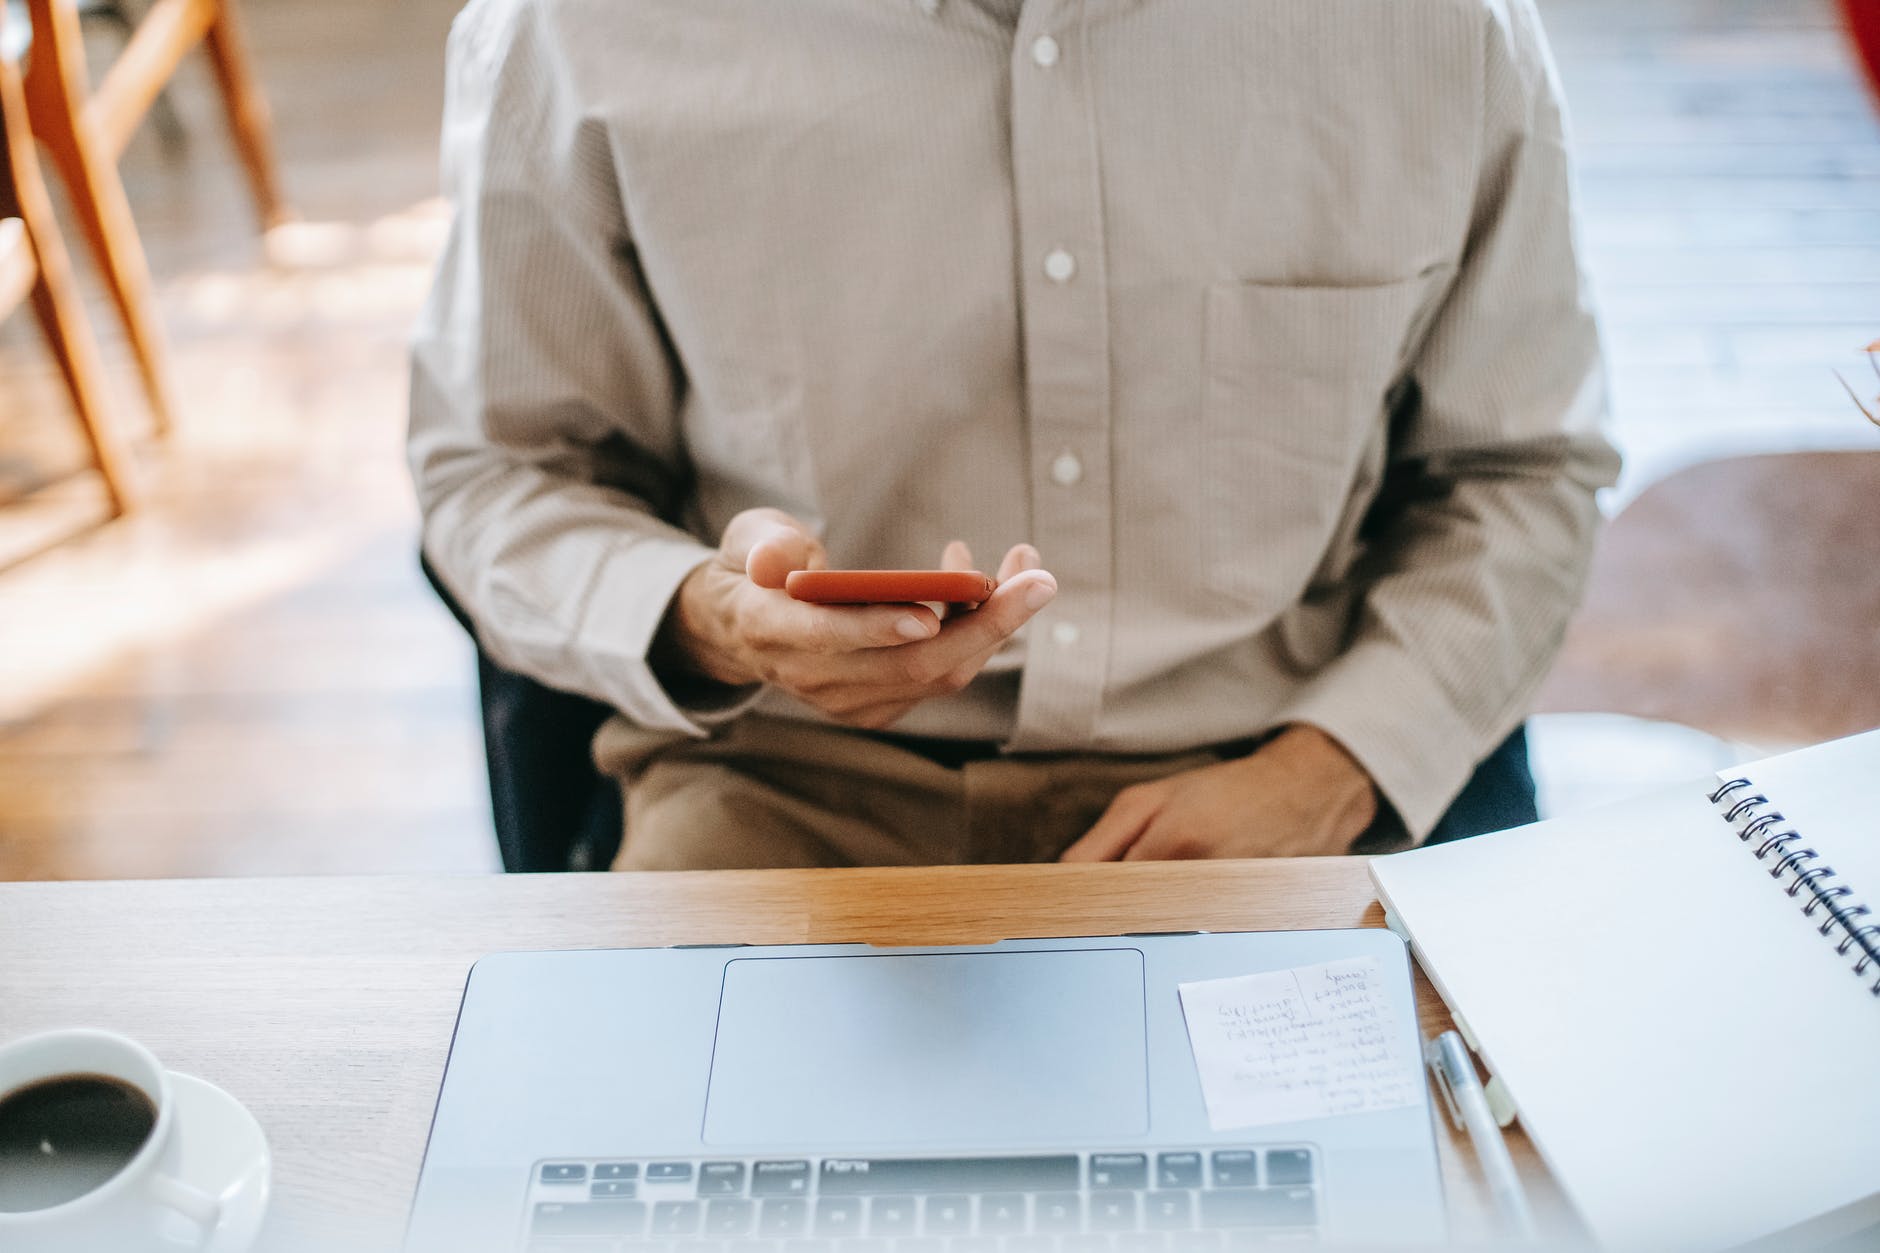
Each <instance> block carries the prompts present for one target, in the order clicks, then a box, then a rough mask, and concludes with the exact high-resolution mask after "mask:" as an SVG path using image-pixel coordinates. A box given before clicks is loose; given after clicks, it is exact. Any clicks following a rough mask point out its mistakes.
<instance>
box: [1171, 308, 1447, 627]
mask: <svg viewBox="0 0 1880 1253" xmlns="http://www.w3.org/2000/svg"><path fill="white" fill-rule="evenodd" d="M1441 276H1442V272H1441V271H1430V272H1426V273H1424V274H1422V275H1419V276H1417V277H1415V278H1410V279H1404V280H1401V281H1399V282H1393V283H1383V284H1379V285H1375V286H1363V287H1286V286H1275V285H1267V284H1261V283H1222V284H1216V285H1214V286H1213V287H1210V288H1209V289H1208V294H1207V332H1206V335H1207V338H1206V360H1205V366H1204V370H1205V379H1204V386H1203V396H1202V416H1201V447H1200V449H1199V450H1198V451H1199V452H1200V455H1201V458H1202V462H1201V475H1200V480H1199V481H1200V485H1201V491H1200V493H1199V504H1200V506H1201V517H1200V519H1199V521H1200V527H1201V534H1200V536H1199V539H1200V544H1199V546H1198V547H1199V550H1200V552H1201V554H1202V561H1203V572H1204V574H1203V577H1204V581H1205V583H1206V584H1207V586H1208V587H1209V588H1210V589H1211V590H1213V591H1214V592H1215V593H1217V594H1219V595H1220V596H1223V597H1225V598H1227V599H1228V600H1229V601H1230V602H1232V603H1233V604H1234V605H1236V606H1238V607H1240V608H1243V609H1248V610H1251V611H1253V612H1255V613H1257V614H1258V615H1259V616H1261V617H1262V618H1263V619H1271V618H1272V617H1274V616H1276V615H1278V614H1279V613H1281V612H1282V611H1284V610H1285V609H1286V608H1287V607H1288V606H1290V605H1292V604H1293V603H1294V602H1295V601H1297V600H1298V598H1299V595H1300V593H1301V592H1302V591H1303V590H1304V589H1305V587H1306V584H1307V582H1308V581H1309V580H1310V579H1311V577H1312V574H1313V571H1314V570H1316V569H1317V568H1319V566H1320V564H1321V562H1322V561H1323V559H1324V558H1325V556H1326V553H1327V548H1328V546H1329V545H1331V544H1332V543H1333V542H1334V541H1335V540H1336V539H1338V537H1339V536H1340V535H1341V533H1342V534H1343V535H1344V538H1345V541H1346V542H1349V538H1350V536H1349V532H1350V531H1351V529H1352V527H1351V526H1350V523H1351V522H1352V521H1353V514H1354V502H1353V500H1352V496H1353V493H1354V491H1357V490H1359V489H1360V487H1361V484H1360V483H1359V479H1360V469H1361V466H1362V463H1363V461H1364V452H1365V449H1366V447H1367V446H1368V445H1369V444H1370V443H1371V441H1372V440H1373V439H1374V438H1376V437H1377V436H1378V435H1379V433H1380V428H1381V424H1382V423H1383V422H1384V421H1385V413H1384V400H1385V394H1386V392H1388V391H1389V390H1390V388H1391V385H1392V383H1393V382H1394V381H1395V380H1396V378H1397V376H1398V373H1399V371H1400V370H1401V369H1402V367H1403V363H1404V361H1405V358H1406V355H1407V353H1408V350H1409V345H1410V344H1411V343H1412V342H1413V339H1414V336H1415V335H1416V334H1418V333H1420V326H1419V325H1418V324H1419V323H1420V322H1421V321H1422V319H1420V318H1419V317H1418V311H1419V309H1420V308H1421V307H1422V306H1423V305H1424V304H1425V303H1426V300H1425V298H1426V297H1427V296H1428V295H1429V294H1430V293H1431V292H1433V291H1434V290H1435V284H1436V283H1437V281H1439V279H1440V278H1441ZM1373 486H1374V485H1373ZM1359 507H1361V506H1359Z"/></svg>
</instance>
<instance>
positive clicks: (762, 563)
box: [719, 509, 827, 588]
mask: <svg viewBox="0 0 1880 1253" xmlns="http://www.w3.org/2000/svg"><path fill="white" fill-rule="evenodd" d="M719 550H720V551H721V552H722V553H723V554H724V558H725V560H726V562H728V563H729V564H731V565H733V566H737V567H742V569H743V570H744V572H745V573H746V574H748V575H749V576H750V579H751V582H753V583H755V584H757V585H758V586H759V587H779V588H780V587H782V586H783V581H784V580H785V579H786V578H788V577H789V574H790V571H792V570H820V569H822V568H823V566H824V565H825V564H826V562H827V557H826V555H825V554H824V552H823V546H822V543H821V541H819V540H818V539H817V538H816V537H815V536H814V535H811V534H810V533H809V529H808V528H807V527H805V526H804V525H803V524H802V523H801V522H798V521H797V520H796V519H795V518H793V517H791V516H790V515H789V514H787V513H785V512H783V511H782V510H781V509H747V510H745V511H744V512H743V513H740V514H739V515H738V516H737V517H735V518H733V519H731V524H730V525H729V526H727V527H726V528H725V535H724V540H723V541H722V542H721V543H720V544H719Z"/></svg>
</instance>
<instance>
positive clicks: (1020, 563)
mask: <svg viewBox="0 0 1880 1253" xmlns="http://www.w3.org/2000/svg"><path fill="white" fill-rule="evenodd" d="M1042 564H1043V563H1042V561H1041V560H1040V559H1039V557H1038V550H1037V549H1035V548H1033V547H1032V546H1031V545H1030V544H1014V545H1012V547H1011V548H1010V549H1008V550H1007V551H1006V554H1005V560H1004V561H1001V562H1000V563H999V582H1001V583H1003V582H1005V581H1006V580H1007V579H1009V578H1011V577H1012V576H1013V575H1015V574H1020V573H1022V572H1024V571H1026V570H1036V569H1038V568H1039V567H1040V566H1041V565H1042Z"/></svg>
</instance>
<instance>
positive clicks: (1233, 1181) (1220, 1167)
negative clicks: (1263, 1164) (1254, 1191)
mask: <svg viewBox="0 0 1880 1253" xmlns="http://www.w3.org/2000/svg"><path fill="white" fill-rule="evenodd" d="M1259 1182H1260V1167H1259V1154H1257V1153H1255V1152H1254V1151H1253V1150H1251V1149H1222V1150H1220V1151H1219V1152H1217V1153H1215V1154H1214V1186H1215V1187H1217V1188H1251V1187H1253V1186H1254V1185H1255V1184H1257V1183H1259Z"/></svg>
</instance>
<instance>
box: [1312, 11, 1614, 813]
mask: <svg viewBox="0 0 1880 1253" xmlns="http://www.w3.org/2000/svg"><path fill="white" fill-rule="evenodd" d="M1485 12H1486V15H1487V22H1488V38H1487V40H1486V51H1485V59H1484V64H1483V73H1482V84H1483V93H1482V95H1483V129H1482V148H1481V160H1480V174H1479V184H1478V187H1477V192H1476V198H1475V208H1474V213H1473V219H1472V226H1471V232H1470V238H1469V240H1468V242H1467V244H1466V246H1465V249H1464V252H1463V257H1462V264H1461V266H1460V268H1459V270H1458V272H1457V275H1456V278H1455V281H1454V283H1453V285H1452V287H1451V289H1450V291H1449V293H1448V295H1447V297H1446V298H1445V299H1444V301H1443V304H1442V306H1441V309H1440V311H1439V313H1438V314H1437V316H1436V318H1435V319H1434V321H1433V322H1432V324H1431V329H1430V331H1429V334H1428V336H1427V338H1426V339H1425V341H1424V344H1423V346H1422V349H1421V351H1420V352H1419V354H1418V356H1417V358H1416V359H1415V361H1414V363H1413V366H1412V370H1411V376H1410V381H1409V386H1408V387H1407V389H1406V393H1407V394H1406V399H1405V403H1404V405H1403V406H1402V408H1401V410H1400V412H1399V414H1398V421H1399V425H1398V427H1397V429H1396V430H1395V431H1394V433H1393V438H1392V441H1391V454H1390V455H1391V461H1390V469H1389V475H1388V478H1387V481H1386V488H1385V492H1384V494H1383V497H1382V498H1381V500H1380V504H1379V505H1378V507H1377V511H1376V514H1375V516H1374V518H1373V519H1372V526H1371V528H1370V531H1371V542H1370V544H1369V545H1368V547H1367V550H1366V554H1365V557H1364V559H1363V561H1362V562H1361V564H1360V567H1359V569H1358V570H1357V571H1355V572H1354V577H1355V578H1357V579H1359V580H1360V581H1361V582H1362V585H1363V590H1362V594H1361V598H1360V601H1359V607H1358V611H1357V617H1356V621H1355V623H1354V627H1353V632H1352V635H1351V639H1350V644H1349V646H1348V647H1347V648H1346V649H1345V650H1344V652H1343V653H1342V654H1341V655H1340V656H1339V657H1338V658H1337V659H1336V660H1335V661H1334V662H1332V663H1331V664H1330V665H1328V666H1326V667H1325V668H1323V669H1322V670H1320V671H1319V673H1318V674H1316V675H1315V676H1313V678H1312V679H1311V680H1309V681H1308V682H1307V683H1306V684H1305V685H1304V686H1303V687H1302V688H1301V689H1300V690H1299V691H1298V692H1297V693H1295V694H1294V696H1293V698H1292V699H1291V700H1290V701H1289V702H1288V703H1287V704H1286V705H1285V706H1284V708H1283V709H1282V711H1281V714H1280V718H1279V720H1280V721H1288V722H1302V723H1309V724H1312V725H1315V726H1318V727H1320V728H1321V729H1323V730H1325V731H1326V732H1328V733H1330V734H1331V735H1332V736H1333V737H1334V738H1336V739H1338V740H1339V741H1340V742H1341V743H1342V744H1344V745H1345V747H1346V748H1347V749H1348V750H1349V751H1350V752H1351V753H1352V754H1353V755H1354V756H1355V757H1357V758H1358V760H1359V761H1360V762H1361V763H1362V764H1363V765H1364V766H1365V768H1366V769H1367V770H1368V771H1369V772H1370V774H1371V776H1372V778H1373V779H1374V780H1375V782H1376V783H1377V786H1378V788H1379V790H1380V792H1381V793H1382V794H1383V796H1384V798H1385V799H1386V800H1387V801H1388V802H1389V803H1390V805H1391V806H1392V807H1394V809H1395V810H1396V813H1397V815H1398V817H1399V818H1400V819H1401V820H1402V823H1403V826H1404V829H1405V833H1406V834H1407V835H1408V836H1409V837H1410V838H1411V839H1412V840H1420V839H1422V838H1423V837H1424V836H1425V835H1427V834H1428V833H1429V831H1430V829H1431V828H1432V827H1433V826H1434V825H1435V823H1436V821H1437V820H1438V818H1440V817H1441V815H1442V812H1443V810H1444V809H1445V808H1446V806H1447V805H1448V804H1449V802H1450V801H1451V800H1452V799H1453V798H1454V797H1455V795H1456V793H1457V792H1458V791H1459V790H1460V789H1461V787H1462V785H1463V783H1464V782H1466V781H1467V779H1468V777H1469V775H1470V773H1471V772H1472V770H1473V769H1474V767H1475V765H1476V764H1477V763H1478V762H1479V761H1480V760H1481V759H1482V758H1483V757H1485V756H1486V755H1487V754H1488V752H1489V751H1490V750H1491V749H1492V748H1493V747H1494V745H1495V744H1497V743H1498V742H1499V741H1500V740H1501V739H1502V738H1504V737H1505V736H1506V735H1508V734H1509V732H1511V731H1512V730H1513V728H1514V727H1515V726H1516V725H1517V724H1518V723H1519V722H1520V720H1521V719H1522V718H1523V717H1524V716H1525V714H1526V712H1527V710H1528V708H1529V704H1530V702H1531V700H1532V697H1533V694H1534V692H1535V690H1536V688H1537V687H1538V686H1539V684H1540V682H1541V680H1542V679H1543V677H1544V676H1545V674H1546V672H1547V669H1548V667H1549V665H1550V664H1551V662H1552V660H1553V658H1554V656H1555V654H1556V652H1557V650H1558V648H1559V644H1560V640H1561V637H1562V635H1563V633H1564V631H1565V629H1566V623H1567V620H1568V618H1569V616H1570V615H1571V613H1572V610H1573V608H1574V606H1575V604H1576V603H1577V602H1578V599H1579V596H1580V592H1581V589H1582V586H1583V583H1584V580H1585V576H1586V571H1587V568H1588V566H1589V564H1590V561H1591V554H1592V544H1593V538H1594V534H1595V531H1596V529H1597V525H1598V521H1599V511H1598V506H1597V502H1596V494H1597V492H1598V490H1599V489H1600V488H1601V487H1605V486H1609V485H1610V484H1611V483H1612V482H1613V481H1614V480H1615V479H1616V477H1617V474H1618V464H1619V463H1618V456H1617V454H1616V452H1615V451H1614V450H1613V448H1612V446H1611V445H1610V443H1608V441H1607V440H1606V439H1605V438H1604V437H1603V435H1602V434H1601V427H1602V425H1603V420H1604V416H1605V412H1606V392H1605V381H1604V375H1603V370H1602V367H1601V359H1600V349H1599V337H1598V330H1597V327H1596V324H1595V320H1594V315H1593V311H1592V307H1591V303H1590V299H1589V295H1588V292H1587V288H1586V284H1585V280H1584V276H1583V274H1582V273H1581V270H1580V268H1579V265H1578V263H1577V259H1576V255H1575V242H1574V219H1573V210H1572V205H1571V178H1570V174H1569V168H1568V157H1567V150H1566V139H1565V122H1564V118H1563V112H1562V103H1561V93H1560V88H1559V83H1558V81H1557V79H1556V76H1555V72H1554V67H1553V64H1552V61H1551V58H1550V56H1549V54H1548V51H1547V48H1546V45H1545V41H1544V39H1543V37H1542V35H1541V31H1540V27H1539V22H1538V19H1537V17H1536V16H1535V13H1534V11H1533V9H1532V7H1531V5H1530V4H1529V2H1528V0H1505V3H1497V4H1490V5H1487V6H1485Z"/></svg>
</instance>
